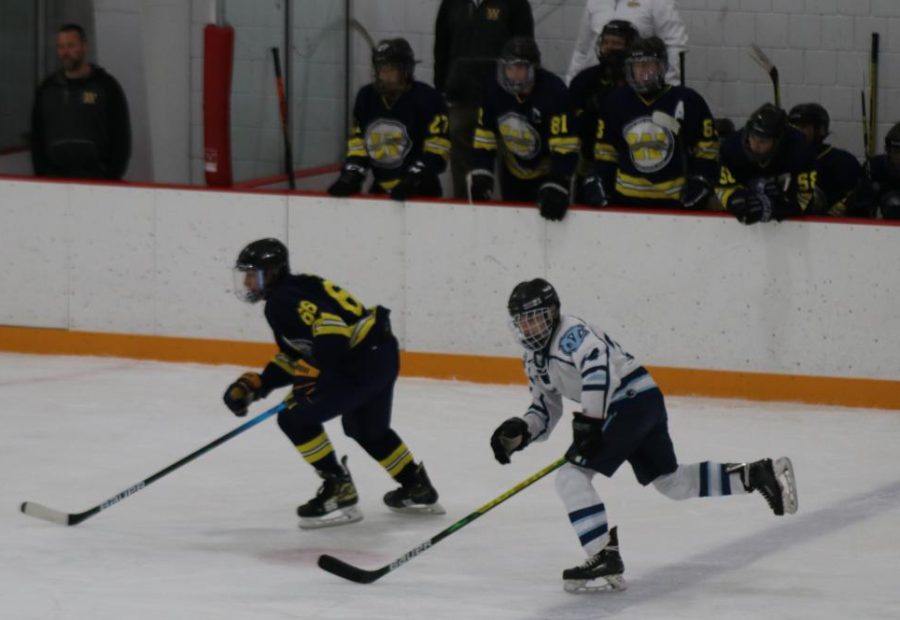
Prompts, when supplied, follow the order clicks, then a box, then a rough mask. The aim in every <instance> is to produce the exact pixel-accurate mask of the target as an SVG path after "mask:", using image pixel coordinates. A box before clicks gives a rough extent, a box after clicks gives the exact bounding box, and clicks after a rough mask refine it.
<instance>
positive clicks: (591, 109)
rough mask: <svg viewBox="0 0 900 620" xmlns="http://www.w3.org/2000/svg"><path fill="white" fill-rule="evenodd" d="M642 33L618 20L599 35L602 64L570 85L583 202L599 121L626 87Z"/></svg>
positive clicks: (577, 188)
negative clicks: (633, 48) (630, 61)
mask: <svg viewBox="0 0 900 620" xmlns="http://www.w3.org/2000/svg"><path fill="white" fill-rule="evenodd" d="M637 38H638V32H637V30H636V29H635V27H634V26H633V25H632V24H631V22H627V21H625V20H622V19H614V20H612V21H611V22H609V23H608V24H606V26H604V27H603V30H602V31H601V32H600V36H599V37H597V45H596V53H597V60H598V61H599V62H600V64H597V65H594V66H593V67H588V68H587V69H585V70H583V71H581V72H580V73H579V74H578V75H576V76H575V77H574V78H573V79H572V82H571V83H570V84H569V96H570V97H571V99H572V109H573V111H574V114H575V124H576V126H577V131H578V137H579V141H580V144H581V159H580V161H579V165H578V173H577V176H576V180H575V202H578V203H580V202H583V199H584V197H583V195H582V187H583V185H584V180H585V179H586V178H587V177H588V176H589V172H590V169H591V168H592V165H593V161H594V137H595V135H596V133H597V121H598V120H599V119H600V118H601V117H602V116H603V115H604V114H606V113H607V110H606V101H607V99H608V97H609V95H610V93H612V92H613V91H614V90H615V89H616V88H618V87H620V86H624V85H625V84H626V83H627V82H626V80H625V58H626V57H627V55H628V48H629V47H631V44H632V43H633V42H634V40H635V39H637Z"/></svg>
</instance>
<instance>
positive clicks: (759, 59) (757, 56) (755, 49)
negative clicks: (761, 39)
mask: <svg viewBox="0 0 900 620" xmlns="http://www.w3.org/2000/svg"><path fill="white" fill-rule="evenodd" d="M750 58H752V59H753V60H755V61H756V63H757V64H758V65H759V66H760V67H762V68H763V69H765V70H766V73H769V72H770V71H771V70H772V69H774V68H775V65H773V64H772V61H771V60H769V57H768V56H766V54H765V52H763V51H762V50H761V49H760V47H759V46H758V45H757V44H756V43H751V44H750Z"/></svg>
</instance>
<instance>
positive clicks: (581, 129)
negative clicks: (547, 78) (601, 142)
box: [569, 65, 617, 174]
mask: <svg viewBox="0 0 900 620" xmlns="http://www.w3.org/2000/svg"><path fill="white" fill-rule="evenodd" d="M606 73H607V70H606V68H605V67H604V66H603V65H594V66H593V67H588V68H587V69H585V70H584V71H581V72H580V73H579V74H578V75H576V76H575V77H574V78H572V82H571V83H570V84H569V99H570V100H571V102H572V113H573V114H574V116H575V131H576V133H577V134H578V139H579V142H580V144H581V164H580V165H579V172H580V173H581V174H584V173H585V172H586V171H587V169H588V168H589V167H590V162H591V161H593V159H594V135H595V132H596V129H597V120H598V119H599V118H600V117H601V116H603V115H604V114H605V113H606V100H607V98H608V97H609V95H610V93H612V91H614V90H615V89H616V88H617V86H616V84H614V83H613V82H610V81H609V80H607V79H606Z"/></svg>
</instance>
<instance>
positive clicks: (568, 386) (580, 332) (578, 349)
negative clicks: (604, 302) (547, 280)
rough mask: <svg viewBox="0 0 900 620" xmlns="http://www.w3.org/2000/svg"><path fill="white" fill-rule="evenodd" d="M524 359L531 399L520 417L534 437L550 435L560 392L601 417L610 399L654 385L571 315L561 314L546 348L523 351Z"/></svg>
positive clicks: (560, 410)
mask: <svg viewBox="0 0 900 620" xmlns="http://www.w3.org/2000/svg"><path fill="white" fill-rule="evenodd" d="M524 360H525V372H526V373H527V374H528V385H529V389H530V390H531V397H532V403H531V406H530V407H529V408H528V411H527V412H526V413H525V415H524V416H522V417H523V418H524V420H525V421H526V423H527V424H528V430H529V432H530V433H531V438H532V441H542V440H545V439H547V437H549V436H550V433H551V432H552V431H553V428H554V427H555V426H556V424H557V422H559V419H560V417H561V416H562V413H563V403H562V399H563V396H565V397H566V398H568V399H569V400H572V401H575V402H577V403H581V406H582V409H583V411H584V414H585V415H587V416H589V417H592V418H601V419H603V418H606V415H607V412H608V410H609V406H610V405H611V404H612V403H615V402H617V401H618V400H620V399H622V398H630V397H632V396H634V395H635V394H639V393H641V392H645V391H647V390H650V389H653V388H655V387H656V384H655V383H654V382H653V378H652V377H651V376H650V374H649V373H648V372H647V370H646V369H644V367H643V366H641V365H640V364H639V363H638V362H637V361H635V359H634V357H633V356H632V355H630V354H629V353H626V352H625V351H624V350H622V347H620V346H619V345H618V344H617V343H616V342H615V341H614V340H613V339H612V338H610V337H609V336H608V335H607V334H606V333H605V332H603V331H601V330H599V329H596V328H594V327H592V326H591V325H589V324H587V323H585V322H584V321H582V320H581V319H579V318H576V317H573V316H567V315H562V316H561V317H560V323H559V326H558V327H557V329H556V332H555V333H554V334H553V338H552V339H551V341H550V344H549V346H548V347H547V348H545V349H544V350H542V351H526V352H525V356H524Z"/></svg>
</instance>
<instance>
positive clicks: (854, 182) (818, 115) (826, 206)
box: [788, 103, 862, 216]
mask: <svg viewBox="0 0 900 620" xmlns="http://www.w3.org/2000/svg"><path fill="white" fill-rule="evenodd" d="M788 120H789V121H790V123H791V125H793V126H794V127H796V128H797V129H799V130H800V131H801V132H802V133H803V135H804V137H805V138H806V140H807V141H808V142H809V143H810V144H812V145H813V148H814V149H815V151H816V193H817V194H818V198H817V200H815V201H814V205H813V211H811V212H816V213H824V214H826V215H834V216H843V215H860V214H859V213H858V212H857V211H856V209H855V202H856V188H857V186H858V185H859V182H860V179H861V178H862V166H860V165H859V161H858V160H857V159H856V157H854V156H853V154H852V153H850V152H849V151H845V150H843V149H839V148H837V147H834V146H832V145H830V144H827V143H826V142H825V138H827V137H828V134H829V131H828V129H829V125H830V123H831V117H830V116H829V115H828V110H826V109H825V108H824V107H822V106H821V105H819V104H818V103H801V104H798V105H795V106H794V107H793V108H791V111H790V112H788Z"/></svg>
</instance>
